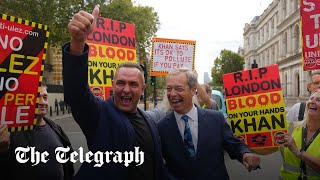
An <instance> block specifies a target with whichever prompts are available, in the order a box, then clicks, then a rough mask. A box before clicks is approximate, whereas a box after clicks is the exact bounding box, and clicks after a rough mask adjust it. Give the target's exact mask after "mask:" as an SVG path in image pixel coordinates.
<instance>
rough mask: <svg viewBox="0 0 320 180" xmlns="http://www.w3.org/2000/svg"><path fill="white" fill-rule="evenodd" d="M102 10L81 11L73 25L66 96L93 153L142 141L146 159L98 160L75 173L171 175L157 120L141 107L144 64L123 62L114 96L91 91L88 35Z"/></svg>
mask: <svg viewBox="0 0 320 180" xmlns="http://www.w3.org/2000/svg"><path fill="white" fill-rule="evenodd" d="M98 14H99V8H98V7H96V8H95V9H94V10H93V12H92V14H89V13H87V12H84V11H80V12H79V13H76V14H75V15H74V16H73V18H72V19H71V21H70V23H69V25H68V31H69V33H70V35H71V40H70V43H67V44H65V45H64V46H63V47H62V48H63V81H64V82H63V84H64V93H65V100H66V102H67V103H68V104H69V105H70V106H71V109H72V114H73V117H74V119H75V120H76V121H77V123H78V124H79V126H80V127H81V129H82V131H83V133H84V135H85V137H86V139H87V144H88V148H89V150H90V151H91V152H92V153H95V152H97V151H100V152H107V151H108V152H122V153H123V152H128V151H131V152H132V151H134V147H139V148H140V150H141V151H143V152H144V163H143V164H142V165H138V164H135V163H132V164H130V166H129V167H126V166H125V165H124V164H123V163H116V162H110V163H104V165H103V166H102V167H99V168H98V167H94V166H93V165H94V162H93V161H92V163H90V164H89V163H85V164H83V165H82V166H81V168H80V170H79V171H78V173H77V175H76V177H75V179H84V180H88V179H93V180H99V179H112V180H127V179H128V180H129V179H145V180H153V179H154V180H164V179H167V172H166V169H165V167H164V164H163V157H162V154H161V147H160V138H159V133H158V130H157V126H156V124H155V123H154V121H155V120H154V119H150V118H148V117H147V116H146V115H145V113H144V112H143V111H141V110H140V109H138V108H137V104H138V102H139V99H140V96H141V94H142V92H143V91H144V88H145V83H144V77H143V73H142V72H141V71H142V69H141V67H140V66H139V65H138V64H135V63H123V64H121V65H119V66H118V68H117V70H116V73H115V76H114V79H113V82H112V90H113V97H110V98H109V99H108V100H106V101H104V100H101V99H99V98H96V97H94V95H93V94H92V92H91V91H90V88H89V86H88V52H89V46H88V45H87V44H86V43H85V41H86V38H87V35H89V34H90V33H91V32H92V31H93V27H94V24H95V23H94V22H95V20H96V18H97V17H98ZM91 159H92V158H91ZM112 159H113V158H112ZM112 159H111V160H112Z"/></svg>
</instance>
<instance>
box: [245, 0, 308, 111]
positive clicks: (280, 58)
mask: <svg viewBox="0 0 320 180" xmlns="http://www.w3.org/2000/svg"><path fill="white" fill-rule="evenodd" d="M243 38H244V47H243V49H244V58H245V69H251V65H252V64H253V63H254V60H255V61H256V63H257V64H258V67H263V66H267V65H271V64H278V65H279V70H280V78H281V84H282V91H283V95H284V96H285V98H286V106H287V107H291V106H292V105H293V104H294V103H296V102H300V101H305V100H307V98H308V97H309V92H308V91H307V88H306V87H307V83H308V82H310V81H311V73H312V72H311V71H303V67H302V48H301V37H300V5H299V0H273V2H272V3H271V4H270V5H269V6H268V8H267V9H265V10H264V12H263V13H262V14H261V15H260V16H256V17H254V18H253V20H252V21H251V22H250V23H247V24H245V27H244V33H243Z"/></svg>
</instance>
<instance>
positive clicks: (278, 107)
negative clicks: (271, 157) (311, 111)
mask: <svg viewBox="0 0 320 180" xmlns="http://www.w3.org/2000/svg"><path fill="white" fill-rule="evenodd" d="M223 86H224V91H225V95H226V104H227V109H228V121H229V125H230V127H231V130H232V131H233V133H234V135H235V136H236V137H238V138H239V139H240V140H241V141H242V142H244V143H246V144H247V145H248V146H249V147H251V148H259V147H272V146H280V144H281V142H282V141H281V139H279V135H280V134H283V133H284V132H286V114H285V107H284V101H283V95H282V91H281V82H280V76H279V69H278V65H271V66H267V67H261V68H255V69H251V70H244V71H239V72H235V73H229V74H224V75H223Z"/></svg>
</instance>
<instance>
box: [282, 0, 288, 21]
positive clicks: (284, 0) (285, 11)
mask: <svg viewBox="0 0 320 180" xmlns="http://www.w3.org/2000/svg"><path fill="white" fill-rule="evenodd" d="M282 13H283V20H284V19H285V18H286V16H287V0H282Z"/></svg>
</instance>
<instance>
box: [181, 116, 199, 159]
mask: <svg viewBox="0 0 320 180" xmlns="http://www.w3.org/2000/svg"><path fill="white" fill-rule="evenodd" d="M181 119H182V120H184V122H185V128H184V136H183V137H184V138H183V141H184V147H185V148H186V151H187V153H188V154H189V156H190V157H191V158H192V159H195V158H196V152H195V149H194V145H193V142H192V135H191V130H190V126H189V122H188V116H187V115H183V116H182V117H181Z"/></svg>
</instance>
